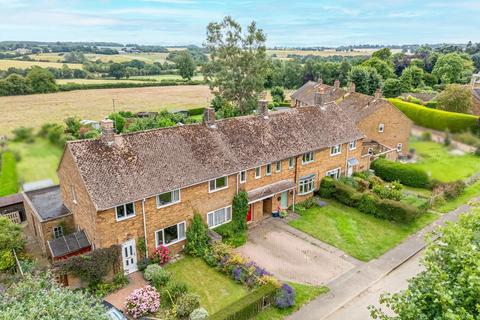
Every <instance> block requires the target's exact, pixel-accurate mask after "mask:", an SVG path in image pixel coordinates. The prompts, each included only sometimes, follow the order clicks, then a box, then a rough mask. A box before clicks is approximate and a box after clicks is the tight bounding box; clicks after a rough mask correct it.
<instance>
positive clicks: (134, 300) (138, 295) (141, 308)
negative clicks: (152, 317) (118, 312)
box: [125, 285, 160, 319]
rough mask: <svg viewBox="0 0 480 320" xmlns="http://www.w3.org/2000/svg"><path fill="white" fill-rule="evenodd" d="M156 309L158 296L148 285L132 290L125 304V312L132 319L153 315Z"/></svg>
mask: <svg viewBox="0 0 480 320" xmlns="http://www.w3.org/2000/svg"><path fill="white" fill-rule="evenodd" d="M158 308H160V296H159V294H158V292H157V290H156V289H155V288H154V287H152V286H148V285H147V286H145V287H143V288H141V289H136V290H134V291H133V292H132V293H131V294H130V295H129V296H128V298H127V301H126V302H125V311H126V312H127V313H128V314H129V315H130V316H131V317H132V318H134V319H138V318H140V317H143V316H145V315H147V314H149V313H155V312H157V310H158Z"/></svg>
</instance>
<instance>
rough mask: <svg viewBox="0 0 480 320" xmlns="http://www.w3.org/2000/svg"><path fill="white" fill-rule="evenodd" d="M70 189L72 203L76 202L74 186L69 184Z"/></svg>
mask: <svg viewBox="0 0 480 320" xmlns="http://www.w3.org/2000/svg"><path fill="white" fill-rule="evenodd" d="M70 187H71V190H72V202H73V204H77V203H78V202H77V193H76V192H75V186H74V185H71V186H70Z"/></svg>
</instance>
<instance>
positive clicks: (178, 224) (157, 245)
mask: <svg viewBox="0 0 480 320" xmlns="http://www.w3.org/2000/svg"><path fill="white" fill-rule="evenodd" d="M181 224H183V238H179V237H178V236H179V235H180V232H179V231H180V229H179V226H180V225H181ZM173 226H175V224H172V225H171V226H167V227H165V228H163V229H159V230H156V231H155V248H158V247H160V246H164V247H168V246H171V245H172V244H175V243H178V242H180V241H183V240H185V239H187V223H186V222H185V221H182V222H179V223H177V224H176V226H177V240H175V241H173V242H170V243H167V244H165V229H167V228H170V227H173ZM159 232H161V233H162V241H163V243H162V244H158V233H159Z"/></svg>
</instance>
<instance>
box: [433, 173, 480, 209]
mask: <svg viewBox="0 0 480 320" xmlns="http://www.w3.org/2000/svg"><path fill="white" fill-rule="evenodd" d="M476 197H480V180H479V181H477V182H475V183H474V184H472V185H470V186H468V187H466V188H465V191H464V192H463V193H462V194H461V195H460V196H459V197H457V198H456V199H454V200H450V201H448V202H446V203H445V204H443V205H441V206H439V207H434V210H436V211H438V212H442V213H445V212H449V211H452V210H455V209H456V208H458V207H460V206H461V205H464V204H466V203H468V202H469V201H470V200H471V199H473V198H476Z"/></svg>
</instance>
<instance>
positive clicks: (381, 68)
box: [363, 57, 395, 80]
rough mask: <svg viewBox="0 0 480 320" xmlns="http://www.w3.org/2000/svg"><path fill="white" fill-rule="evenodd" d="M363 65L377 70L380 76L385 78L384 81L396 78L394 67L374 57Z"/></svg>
mask: <svg viewBox="0 0 480 320" xmlns="http://www.w3.org/2000/svg"><path fill="white" fill-rule="evenodd" d="M363 65H364V66H367V67H370V68H373V69H375V70H377V72H378V74H379V75H380V76H381V77H382V78H383V80H386V79H389V78H395V73H394V72H393V67H392V65H391V62H389V61H385V60H382V59H380V58H377V57H374V58H370V59H368V60H367V61H365V62H364V63H363Z"/></svg>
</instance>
